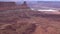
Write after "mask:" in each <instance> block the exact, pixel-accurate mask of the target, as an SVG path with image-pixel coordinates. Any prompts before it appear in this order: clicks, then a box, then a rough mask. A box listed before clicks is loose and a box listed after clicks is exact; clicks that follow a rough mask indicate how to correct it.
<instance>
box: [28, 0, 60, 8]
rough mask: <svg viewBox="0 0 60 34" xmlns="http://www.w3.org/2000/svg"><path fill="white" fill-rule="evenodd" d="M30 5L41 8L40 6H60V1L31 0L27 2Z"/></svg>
mask: <svg viewBox="0 0 60 34" xmlns="http://www.w3.org/2000/svg"><path fill="white" fill-rule="evenodd" d="M27 4H28V6H30V7H35V8H40V7H49V8H60V2H59V1H31V2H27Z"/></svg>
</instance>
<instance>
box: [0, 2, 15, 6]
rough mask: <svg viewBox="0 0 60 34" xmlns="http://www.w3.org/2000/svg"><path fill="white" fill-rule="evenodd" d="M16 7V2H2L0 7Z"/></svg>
mask: <svg viewBox="0 0 60 34" xmlns="http://www.w3.org/2000/svg"><path fill="white" fill-rule="evenodd" d="M11 6H16V4H15V2H0V7H11Z"/></svg>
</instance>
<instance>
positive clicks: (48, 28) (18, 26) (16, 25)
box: [0, 9, 60, 34]
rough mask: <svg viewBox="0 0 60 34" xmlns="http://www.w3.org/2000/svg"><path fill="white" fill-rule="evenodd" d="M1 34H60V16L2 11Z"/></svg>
mask: <svg viewBox="0 0 60 34" xmlns="http://www.w3.org/2000/svg"><path fill="white" fill-rule="evenodd" d="M0 34H60V15H56V14H55V15H52V14H43V13H41V12H39V11H32V10H25V9H23V10H21V9H15V10H6V11H0Z"/></svg>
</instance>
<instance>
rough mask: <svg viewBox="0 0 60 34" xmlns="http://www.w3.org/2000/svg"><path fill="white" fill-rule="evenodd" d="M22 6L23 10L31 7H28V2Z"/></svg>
mask: <svg viewBox="0 0 60 34" xmlns="http://www.w3.org/2000/svg"><path fill="white" fill-rule="evenodd" d="M21 6H22V8H23V9H30V7H28V5H27V3H26V1H24V3H23V4H22V5H21Z"/></svg>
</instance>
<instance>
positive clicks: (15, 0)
mask: <svg viewBox="0 0 60 34" xmlns="http://www.w3.org/2000/svg"><path fill="white" fill-rule="evenodd" d="M0 1H14V2H17V1H60V0H0Z"/></svg>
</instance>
